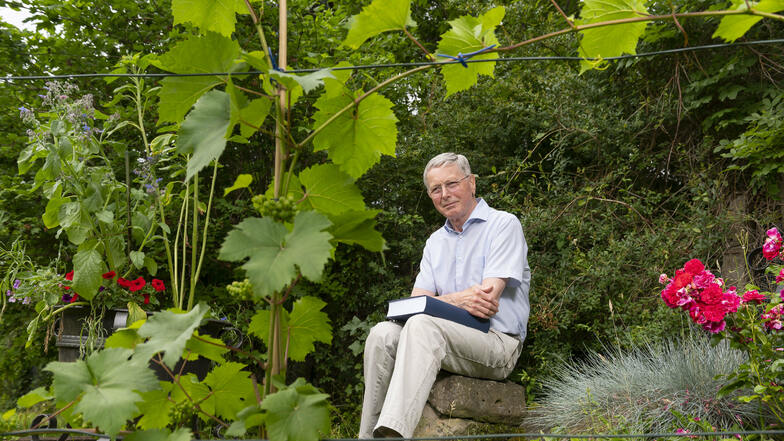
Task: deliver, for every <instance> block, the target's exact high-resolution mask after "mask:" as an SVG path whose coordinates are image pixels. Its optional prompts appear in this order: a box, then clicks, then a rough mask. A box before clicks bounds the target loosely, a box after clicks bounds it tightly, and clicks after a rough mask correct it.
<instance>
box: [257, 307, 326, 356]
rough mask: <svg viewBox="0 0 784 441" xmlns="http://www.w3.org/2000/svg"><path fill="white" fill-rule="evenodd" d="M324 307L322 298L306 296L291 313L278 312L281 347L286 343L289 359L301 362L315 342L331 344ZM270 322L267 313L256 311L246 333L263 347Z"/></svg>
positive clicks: (267, 311)
mask: <svg viewBox="0 0 784 441" xmlns="http://www.w3.org/2000/svg"><path fill="white" fill-rule="evenodd" d="M325 305H326V303H324V301H322V300H321V299H318V298H316V297H310V296H306V297H303V298H301V299H299V300H297V301H296V302H295V303H294V306H293V308H292V311H291V313H289V312H288V311H286V310H285V309H283V310H282V311H281V320H280V321H281V330H282V333H283V340H284V344H285V342H286V341H287V340H288V354H289V358H291V359H292V360H295V361H303V360H304V359H305V356H307V355H308V354H309V353H311V352H313V351H314V349H315V347H314V345H313V343H314V342H317V341H318V342H322V343H330V342H331V341H332V327H331V326H330V324H329V317H327V315H326V314H325V313H323V312H321V309H323V308H324V306H325ZM269 321H270V311H269V310H268V309H263V310H259V311H256V314H255V315H254V316H253V318H252V319H251V322H250V325H249V326H248V332H249V333H250V334H252V335H255V336H257V337H259V338H260V339H261V341H262V342H264V344H266V345H268V344H269Z"/></svg>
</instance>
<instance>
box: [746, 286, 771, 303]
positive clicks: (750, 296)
mask: <svg viewBox="0 0 784 441" xmlns="http://www.w3.org/2000/svg"><path fill="white" fill-rule="evenodd" d="M765 299H766V297H765V296H764V295H762V294H760V292H759V291H757V290H756V289H752V290H751V291H746V292H744V293H743V302H744V303H762V301H763V300H765Z"/></svg>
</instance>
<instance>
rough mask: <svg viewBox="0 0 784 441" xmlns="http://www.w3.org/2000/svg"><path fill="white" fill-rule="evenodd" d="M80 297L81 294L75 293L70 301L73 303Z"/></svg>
mask: <svg viewBox="0 0 784 441" xmlns="http://www.w3.org/2000/svg"><path fill="white" fill-rule="evenodd" d="M78 299H79V294H77V293H74V295H73V297H71V300H69V301H68V303H73V302H75V301H77V300H78Z"/></svg>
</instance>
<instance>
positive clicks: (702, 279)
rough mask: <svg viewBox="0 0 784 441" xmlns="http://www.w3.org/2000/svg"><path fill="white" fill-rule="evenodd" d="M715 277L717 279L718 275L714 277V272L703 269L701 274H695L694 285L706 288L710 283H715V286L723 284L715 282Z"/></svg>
mask: <svg viewBox="0 0 784 441" xmlns="http://www.w3.org/2000/svg"><path fill="white" fill-rule="evenodd" d="M715 279H716V277H714V276H713V274H711V273H710V271H704V270H703V271H700V273H699V274H696V275H695V276H694V280H693V281H692V282H693V283H694V286H696V287H697V288H699V289H705V288H707V287H709V286H710V285H713V286H716V287H719V286H721V285H718V284H715V283H713V281H714V280H715ZM719 291H721V289H719Z"/></svg>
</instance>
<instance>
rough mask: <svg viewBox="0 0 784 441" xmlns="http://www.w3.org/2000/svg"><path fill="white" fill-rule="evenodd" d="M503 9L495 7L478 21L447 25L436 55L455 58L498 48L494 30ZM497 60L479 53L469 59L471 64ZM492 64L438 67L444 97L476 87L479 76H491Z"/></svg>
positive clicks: (465, 18) (469, 19)
mask: <svg viewBox="0 0 784 441" xmlns="http://www.w3.org/2000/svg"><path fill="white" fill-rule="evenodd" d="M504 13H505V10H504V8H503V6H497V7H495V8H493V9H491V10H489V11H487V12H486V13H485V14H483V15H481V16H480V17H479V18H475V17H471V16H467V15H466V16H462V17H460V18H458V19H456V20H452V21H450V22H449V24H450V26H451V27H452V28H451V29H450V30H448V31H446V32H445V33H444V34H443V35H442V36H441V41H439V42H438V53H439V54H444V55H451V56H453V57H456V56H457V55H458V54H461V53H462V54H467V53H470V52H475V51H478V50H480V49H482V48H485V47H488V46H491V45H494V44H498V39H497V38H496V36H495V28H496V26H498V25H499V24H500V23H501V20H502V19H503V18H504ZM493 58H497V55H496V54H495V53H481V54H479V55H475V56H473V57H471V59H472V60H491V59H493ZM494 70H495V61H487V62H482V63H470V64H468V67H464V66H463V65H462V64H460V63H456V64H447V65H444V66H443V67H441V73H443V75H444V80H445V82H446V94H447V96H449V95H452V94H453V93H455V92H459V91H461V90H466V89H468V88H470V87H471V86H473V85H474V84H476V82H477V80H478V78H479V75H488V76H490V77H492V76H493V71H494Z"/></svg>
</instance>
